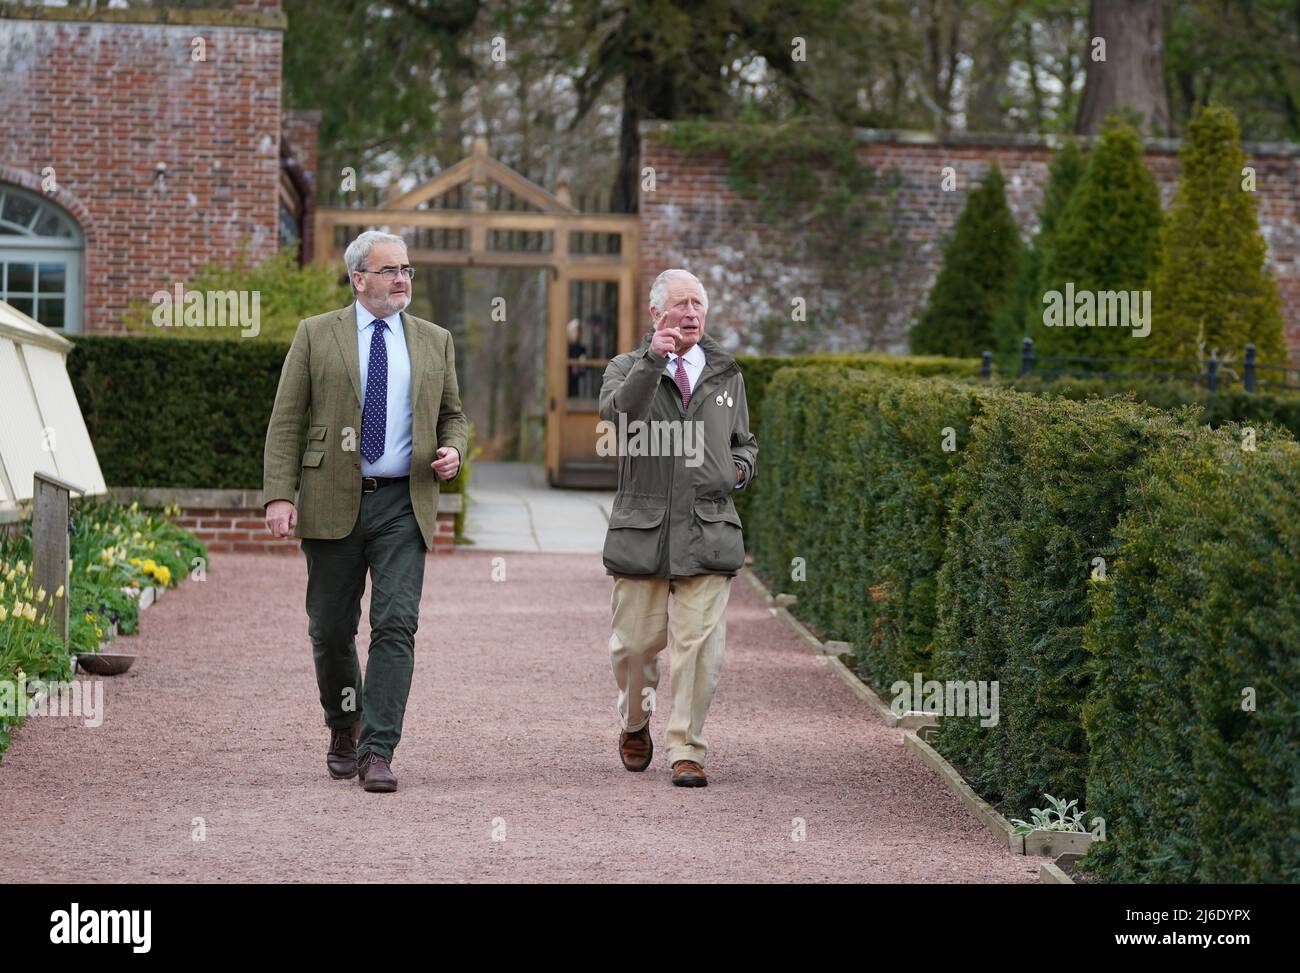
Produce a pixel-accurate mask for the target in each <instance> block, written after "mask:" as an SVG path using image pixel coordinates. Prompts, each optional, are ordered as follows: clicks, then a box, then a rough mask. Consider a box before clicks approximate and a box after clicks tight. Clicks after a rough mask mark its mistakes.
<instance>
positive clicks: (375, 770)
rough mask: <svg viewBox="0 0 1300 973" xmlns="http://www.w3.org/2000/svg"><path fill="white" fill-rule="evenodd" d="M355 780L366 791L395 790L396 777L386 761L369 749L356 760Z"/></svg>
mask: <svg viewBox="0 0 1300 973" xmlns="http://www.w3.org/2000/svg"><path fill="white" fill-rule="evenodd" d="M357 781H358V783H360V784H361V786H362V787H364V788H365V789H366V790H368V791H373V792H385V793H386V792H388V791H395V790H397V778H396V777H395V776H394V775H393V770H392V768H391V767H389V766H388V761H387V760H385V759H384V758H383V757H381V756H379V754H377V753H371V752H370V751H369V750H367V751H366V752H365V753H363V754H362V755H361V759H360V760H359V761H358V762H357Z"/></svg>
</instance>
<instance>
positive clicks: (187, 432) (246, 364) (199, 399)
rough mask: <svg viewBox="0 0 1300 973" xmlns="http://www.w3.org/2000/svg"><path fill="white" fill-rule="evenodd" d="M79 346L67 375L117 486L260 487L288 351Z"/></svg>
mask: <svg viewBox="0 0 1300 973" xmlns="http://www.w3.org/2000/svg"><path fill="white" fill-rule="evenodd" d="M74 340H75V343H76V347H75V349H74V350H73V352H72V353H71V354H70V355H69V356H68V374H69V376H70V377H71V379H72V385H73V388H74V389H75V390H76V393H77V401H78V402H79V403H80V405H81V413H82V415H83V416H84V417H85V420H86V428H87V429H88V430H89V432H90V438H91V441H92V442H94V444H95V452H96V455H98V456H99V460H100V464H101V466H102V467H103V471H104V478H105V479H106V480H107V482H108V483H110V484H112V485H114V486H152V487H205V488H212V489H216V488H242V489H257V488H260V487H261V485H262V450H263V447H264V445H265V441H266V425H267V422H268V421H269V420H270V417H271V406H272V404H273V403H274V402H275V390H276V387H277V386H278V385H279V381H280V368H281V366H282V364H283V363H284V356H285V354H286V353H287V352H288V345H287V344H286V343H283V342H274V341H270V340H265V341H262V340H259V341H166V340H163V339H161V338H152V337H150V338H143V337H142V338H135V337H118V336H94V335H87V336H80V335H79V336H76V337H75V338H74ZM161 389H165V390H166V396H165V398H161V399H160V398H159V397H158V390H161Z"/></svg>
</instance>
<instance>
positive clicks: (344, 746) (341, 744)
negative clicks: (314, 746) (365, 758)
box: [325, 722, 361, 780]
mask: <svg viewBox="0 0 1300 973" xmlns="http://www.w3.org/2000/svg"><path fill="white" fill-rule="evenodd" d="M360 736H361V724H360V723H359V722H358V723H353V724H352V725H351V726H332V727H330V748H329V751H328V752H327V753H326V754H325V767H326V768H327V769H328V770H329V772H330V776H331V777H333V778H334V779H335V780H349V779H350V778H353V777H355V776H356V775H357V740H358V738H360Z"/></svg>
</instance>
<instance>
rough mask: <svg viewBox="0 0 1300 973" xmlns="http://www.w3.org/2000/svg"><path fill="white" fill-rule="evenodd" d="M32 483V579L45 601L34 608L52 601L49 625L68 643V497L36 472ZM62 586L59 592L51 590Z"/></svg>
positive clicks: (61, 487)
mask: <svg viewBox="0 0 1300 973" xmlns="http://www.w3.org/2000/svg"><path fill="white" fill-rule="evenodd" d="M33 479H34V482H33V484H32V493H33V496H34V510H33V512H32V581H33V582H34V583H35V585H36V587H37V588H38V589H40V588H44V589H45V592H46V601H45V602H44V603H43V604H42V605H40V606H39V607H38V609H37V610H38V611H41V612H44V611H46V610H47V609H46V606H48V605H50V604H53V606H54V616H53V618H52V619H51V628H53V629H54V631H55V632H57V633H58V634H59V638H61V639H62V640H63V644H64V645H65V646H66V645H67V644H68V557H69V554H68V497H69V493H68V491H67V489H66V488H64V487H63V486H61V485H59V484H57V483H53V482H51V481H50V480H49V479H48V478H46V477H42V476H41V475H40V474H37V475H36V476H35V477H34V478H33ZM59 588H62V589H63V595H62V596H61V597H59V598H55V597H54V593H55V592H56V591H57V590H58V589H59Z"/></svg>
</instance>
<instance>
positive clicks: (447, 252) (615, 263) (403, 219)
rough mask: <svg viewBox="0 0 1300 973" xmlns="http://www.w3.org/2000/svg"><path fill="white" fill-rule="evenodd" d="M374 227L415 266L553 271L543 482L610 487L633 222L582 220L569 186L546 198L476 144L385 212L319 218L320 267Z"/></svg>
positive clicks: (631, 286) (633, 272)
mask: <svg viewBox="0 0 1300 973" xmlns="http://www.w3.org/2000/svg"><path fill="white" fill-rule="evenodd" d="M374 228H385V229H387V230H388V231H389V232H391V233H397V234H399V235H401V236H402V238H403V239H405V240H406V243H407V254H408V256H409V257H410V260H411V263H412V264H414V265H416V266H421V265H423V266H443V267H464V268H470V267H544V268H546V269H548V270H549V271H550V288H549V296H548V300H547V317H548V321H547V332H546V334H547V339H546V475H547V480H548V481H549V482H550V483H551V484H552V485H553V486H600V487H613V486H614V484H615V482H616V479H617V475H618V470H617V458H616V457H601V456H598V455H597V453H596V442H597V438H598V437H597V430H596V423H597V422H598V421H599V418H600V417H599V415H598V413H597V396H598V394H599V390H600V382H601V378H602V376H603V374H604V369H605V366H606V365H607V364H608V363H609V359H610V358H611V357H613V355H615V354H619V353H621V352H624V351H628V350H630V349H631V348H633V347H634V346H635V343H636V334H637V327H636V322H637V301H636V286H637V248H638V244H639V239H638V232H639V221H638V218H637V217H636V216H635V215H626V214H614V213H584V212H580V211H579V210H578V209H576V208H575V207H574V206H573V204H572V202H571V201H570V198H569V194H568V191H567V188H566V187H565V186H564V185H563V184H561V186H559V187H558V188H557V190H556V192H554V193H551V192H548V191H547V190H546V189H543V188H542V187H541V186H539V185H537V184H536V183H534V182H532V181H530V180H528V179H526V178H524V177H523V176H522V175H520V174H519V173H518V172H515V170H513V169H511V168H510V167H509V166H507V165H505V164H503V163H501V162H499V161H498V160H496V159H493V158H492V157H491V156H490V155H489V154H488V145H487V140H486V139H484V138H481V137H480V138H476V139H475V140H474V146H473V150H472V152H471V153H470V155H469V157H467V158H465V159H462V160H461V161H460V162H458V163H456V165H454V166H452V167H451V168H449V169H447V170H445V171H444V172H442V173H440V174H439V175H437V176H435V177H434V178H433V179H431V180H429V181H428V182H426V183H424V184H423V185H422V186H418V187H416V188H415V189H413V190H411V191H410V192H408V193H405V194H403V195H401V196H398V197H396V198H395V199H391V200H390V201H388V202H387V203H386V204H385V205H384V206H383V207H380V208H334V209H329V208H321V209H318V210H316V214H315V240H316V246H315V259H316V262H318V263H330V262H335V261H340V262H341V261H342V258H343V251H344V249H345V248H346V247H347V244H348V242H349V241H350V240H352V239H353V238H354V237H355V236H356V235H357V234H359V233H360V232H362V231H363V230H366V229H374ZM575 321H576V322H577V323H576V325H574V324H573V322H575ZM509 326H511V327H518V326H519V323H518V322H512V323H511V324H510V325H509Z"/></svg>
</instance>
